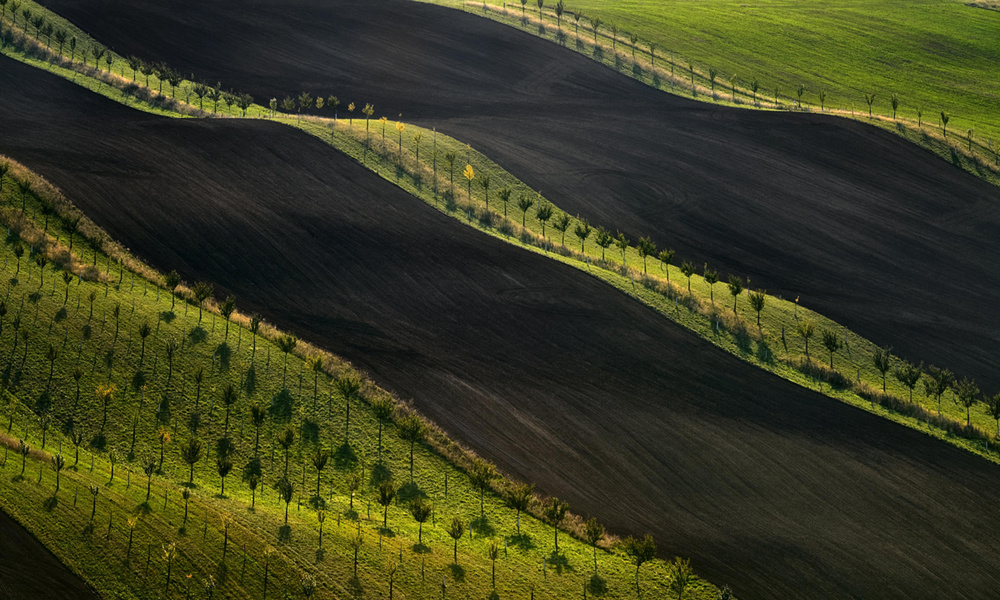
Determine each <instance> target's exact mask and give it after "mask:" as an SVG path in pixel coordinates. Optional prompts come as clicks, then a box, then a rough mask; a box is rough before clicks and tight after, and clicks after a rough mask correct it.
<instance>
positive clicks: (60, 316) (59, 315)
mask: <svg viewBox="0 0 1000 600" xmlns="http://www.w3.org/2000/svg"><path fill="white" fill-rule="evenodd" d="M67 316H69V313H67V312H66V307H65V306H64V307H62V308H60V309H59V310H58V311H57V312H56V315H55V317H53V318H54V319H55V322H56V323H61V322H63V321H65V320H66V317H67Z"/></svg>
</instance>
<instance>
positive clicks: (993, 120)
mask: <svg viewBox="0 0 1000 600" xmlns="http://www.w3.org/2000/svg"><path fill="white" fill-rule="evenodd" d="M419 1H421V2H428V3H432V4H440V5H443V6H448V7H452V8H457V9H460V10H465V11H467V12H470V13H472V14H476V15H479V16H484V17H487V18H490V19H493V20H496V21H499V22H502V23H504V24H507V25H509V26H512V27H517V28H519V29H523V30H525V31H527V32H529V33H531V34H532V35H536V36H539V37H543V38H545V39H548V40H551V41H553V42H555V43H558V44H561V45H564V46H566V47H567V48H571V49H575V50H576V51H577V52H580V53H582V54H584V55H585V56H588V57H590V58H592V59H594V60H597V61H598V62H601V63H602V64H604V65H606V66H608V67H610V68H612V69H615V70H616V71H618V72H620V73H622V74H624V75H626V76H629V77H633V78H635V79H638V80H640V81H642V82H644V83H646V84H648V85H651V86H653V87H655V88H657V89H660V90H664V91H668V92H671V93H674V94H678V95H683V96H688V97H694V98H696V99H698V100H700V101H704V102H708V101H711V102H714V103H717V104H723V105H730V106H740V107H750V106H755V107H757V108H759V109H765V110H789V111H791V110H801V111H815V112H825V113H827V114H836V115H838V116H841V117H849V118H852V119H856V120H859V121H863V122H865V123H868V124H870V125H873V126H876V127H880V128H882V129H886V130H888V131H892V132H894V133H896V134H898V135H900V136H901V137H903V138H905V139H907V140H908V141H910V142H913V143H916V144H917V145H919V146H922V147H924V148H926V149H928V150H930V151H931V152H933V153H934V154H936V155H938V156H940V157H941V158H943V159H945V160H948V161H950V162H953V163H955V164H956V165H957V166H960V167H961V168H962V169H964V170H965V171H967V172H969V173H971V174H974V175H976V176H979V177H982V178H984V179H986V180H987V181H990V182H991V183H993V184H995V185H996V184H998V183H1000V121H998V119H997V114H996V110H995V108H994V105H995V104H996V99H997V92H996V91H995V90H994V89H992V87H990V85H989V83H988V82H989V77H988V76H987V75H986V73H989V72H990V69H991V68H992V64H993V63H994V62H995V61H996V60H997V57H998V52H1000V44H998V43H997V42H996V41H995V40H994V39H993V38H992V37H990V34H988V33H987V32H991V31H994V30H995V28H996V26H997V24H998V23H1000V13H997V12H995V11H992V15H985V16H983V15H980V14H979V13H988V12H991V11H986V10H983V9H973V8H971V7H968V6H965V5H962V4H959V3H944V4H938V5H934V9H933V10H929V11H925V12H921V11H922V10H923V7H924V6H927V5H925V4H920V5H916V4H914V5H913V6H912V7H903V8H900V9H896V8H895V7H891V8H886V7H884V6H881V5H880V6H869V5H861V4H860V3H858V4H857V5H851V6H850V7H849V8H843V9H841V10H839V11H838V10H836V9H830V8H829V7H827V6H818V5H816V6H813V5H810V6H808V7H807V6H803V5H801V4H796V5H794V6H792V5H789V4H782V3H774V4H773V5H768V6H767V7H766V8H765V7H763V6H762V5H754V6H748V5H737V4H728V3H727V4H722V3H716V4H698V5H695V4H690V3H688V4H683V3H670V4H663V3H652V2H649V3H644V2H642V1H639V2H635V1H631V2H615V3H609V2H606V1H604V0H582V1H581V2H579V3H576V2H574V3H573V4H571V5H567V7H566V12H565V14H564V15H563V17H562V20H561V23H562V29H561V30H560V29H559V28H558V25H557V17H556V14H555V11H554V5H553V3H551V2H548V3H546V4H545V6H544V8H543V9H542V11H541V21H539V18H538V17H539V12H538V10H537V3H535V2H529V6H526V11H525V13H524V14H525V17H524V18H522V17H521V14H522V13H521V10H520V9H521V6H520V4H518V3H511V2H498V1H496V0H493V1H489V0H487V2H486V3H485V4H484V3H482V2H479V1H477V0H419ZM790 6H792V7H791V8H790V9H789V7H790ZM909 8H912V10H909V12H906V10H908V9H909ZM575 11H579V14H581V15H582V18H581V19H580V20H579V22H578V21H577V20H576V19H575V15H576V14H577V13H576V12H575ZM968 11H973V12H971V13H970V12H968ZM883 13H884V14H883ZM904 13H905V14H904ZM939 13H945V16H944V17H942V16H940V14H939ZM886 14H888V15H900V16H899V18H897V19H895V20H891V19H887V18H886V16H885V15H886ZM931 14H939V16H938V17H933V16H929V15H931ZM678 15H682V16H683V17H684V18H683V19H680V18H678ZM591 17H599V18H600V19H601V23H600V25H599V27H598V34H597V36H596V45H595V38H594V31H593V26H592V22H591ZM911 17H912V18H911ZM936 19H937V20H936ZM539 23H543V24H544V27H539V26H538V25H539ZM855 25H857V29H856V30H855V29H854V26H855ZM613 26H617V27H618V31H617V35H614V31H615V30H614V29H613V28H612V27H613ZM911 26H912V27H913V28H914V29H913V31H910V30H908V29H907V27H911ZM922 27H926V28H927V30H924V29H921V28H922ZM759 31H765V32H769V35H762V34H759ZM577 32H579V33H578V34H577ZM782 32H784V33H782ZM633 34H635V35H636V36H638V37H637V40H636V44H635V46H634V48H635V51H634V52H633V44H632V39H631V36H632V35H633ZM834 35H836V36H839V37H837V38H836V40H837V41H836V42H834V41H833V38H832V37H830V36H834ZM883 35H885V36H888V37H884V38H883V37H881V36H883ZM907 36H909V37H907ZM612 38H614V41H613V39H612ZM886 40H888V41H886ZM898 40H905V42H906V43H902V42H899V43H897V41H898ZM914 40H923V41H922V42H919V41H918V42H914ZM651 44H652V45H653V46H654V48H655V50H654V56H653V57H651V56H650V45H651ZM597 49H599V50H600V52H597V51H596V50H597ZM633 57H634V60H633ZM713 71H714V73H715V78H714V80H713V79H712V77H711V74H712V73H713ZM734 78H735V79H734ZM754 80H756V81H757V84H758V89H757V90H756V91H753V89H752V84H751V82H752V81H754ZM692 83H693V85H692ZM800 88H801V90H802V96H801V97H799V94H798V92H799V90H800ZM820 94H823V96H822V98H821V97H820ZM869 94H874V98H873V104H872V107H871V108H872V110H871V115H869V108H868V104H867V98H866V96H868V95H869ZM893 95H895V96H896V98H897V111H896V113H895V114H894V113H893V109H892V96H893ZM942 112H945V113H947V115H948V117H949V122H948V124H947V131H945V129H944V128H943V127H942V121H941V113H942ZM946 133H947V135H945V134H946ZM956 154H957V155H959V156H961V157H962V160H961V161H957V160H956Z"/></svg>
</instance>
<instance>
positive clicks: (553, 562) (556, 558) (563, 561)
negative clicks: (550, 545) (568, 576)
mask: <svg viewBox="0 0 1000 600" xmlns="http://www.w3.org/2000/svg"><path fill="white" fill-rule="evenodd" d="M545 562H547V563H548V564H549V566H550V567H552V568H553V569H554V570H555V572H556V574H557V575H562V574H563V572H569V573H572V572H573V571H575V570H576V569H574V568H573V565H571V564H569V559H568V558H566V555H565V554H558V553H556V551H555V550H553V551H552V553H551V554H549V555H548V556H547V557H545Z"/></svg>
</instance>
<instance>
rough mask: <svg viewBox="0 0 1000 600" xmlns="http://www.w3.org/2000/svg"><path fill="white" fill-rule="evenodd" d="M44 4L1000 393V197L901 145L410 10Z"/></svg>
mask: <svg viewBox="0 0 1000 600" xmlns="http://www.w3.org/2000/svg"><path fill="white" fill-rule="evenodd" d="M44 4H45V5H46V6H49V7H51V8H52V9H53V10H55V11H56V12H58V13H60V14H62V15H63V16H66V17H67V18H69V19H70V20H72V21H73V22H75V23H76V24H78V25H80V26H81V27H83V28H84V29H85V30H86V31H88V32H89V33H90V34H92V35H94V36H96V38H97V39H99V40H101V41H102V42H104V43H107V44H111V45H113V46H114V47H115V48H116V49H117V50H119V51H121V52H123V53H126V54H128V53H135V54H137V55H139V56H141V57H143V58H146V59H149V60H165V61H167V62H169V63H170V64H171V65H172V66H174V67H176V68H179V69H180V70H181V71H183V72H185V73H188V72H193V73H195V74H196V76H197V77H198V78H204V79H205V80H206V81H209V82H216V81H221V82H223V84H224V86H225V87H229V86H232V87H234V88H237V89H242V90H246V91H248V92H250V93H252V94H254V96H256V97H257V98H258V100H261V99H265V100H266V99H267V98H271V97H277V98H279V99H280V98H283V97H284V96H286V95H290V96H293V97H294V96H295V95H297V94H298V93H299V92H301V91H303V90H305V91H309V92H311V93H313V94H331V93H332V94H336V95H338V96H339V97H340V99H341V101H342V102H343V104H344V105H345V106H346V104H347V103H348V102H352V101H353V102H358V103H359V106H361V105H363V103H365V102H372V103H374V105H375V108H376V115H375V116H376V117H378V116H379V115H381V114H385V115H388V116H391V117H395V116H396V115H397V114H398V113H402V114H403V118H404V119H405V120H411V121H416V122H418V123H420V124H422V125H426V126H428V127H430V126H436V127H437V128H438V130H440V131H442V132H446V133H448V134H449V135H452V136H453V137H455V138H457V139H460V140H463V141H465V142H469V143H471V144H472V145H473V146H475V147H476V148H477V149H478V150H480V151H482V152H484V153H485V154H486V155H487V156H489V157H490V158H491V159H493V160H495V161H496V162H497V163H498V164H500V165H503V166H504V167H505V168H506V169H508V170H509V171H510V172H511V173H512V174H513V175H515V176H517V177H519V178H520V179H521V180H522V181H524V182H525V183H527V184H528V185H530V186H531V187H533V188H534V189H538V190H541V191H542V192H543V193H544V194H545V195H546V197H548V198H549V199H550V200H552V201H553V202H555V203H556V204H557V205H558V206H560V207H561V208H563V209H565V210H566V211H568V212H570V213H571V214H579V215H581V216H584V217H587V218H589V219H590V220H591V221H592V222H594V223H596V224H601V225H605V226H608V227H611V228H613V229H620V230H622V231H624V232H625V233H627V234H628V235H629V236H630V238H631V239H632V240H636V239H638V237H639V236H645V235H650V236H652V238H653V241H655V242H656V243H657V244H658V245H659V246H660V247H672V248H675V249H676V250H677V251H678V256H679V257H680V258H681V259H682V260H691V261H692V262H693V263H694V264H695V265H698V266H699V268H700V265H701V264H702V263H703V262H708V263H710V266H712V267H713V268H715V269H719V270H720V272H721V273H722V275H723V277H725V276H727V275H728V274H729V273H732V274H736V275H740V276H748V277H749V278H750V279H751V282H752V285H753V286H755V287H761V288H766V289H767V290H768V291H769V292H771V293H774V294H780V295H783V296H785V297H786V298H794V297H797V296H801V297H802V301H803V303H804V305H806V306H808V307H810V308H813V309H815V310H817V311H818V312H820V313H821V314H824V315H826V316H828V317H830V318H832V319H834V320H836V321H838V322H840V323H842V324H844V325H845V326H847V327H849V328H851V329H852V330H854V331H856V332H857V333H859V334H860V335H862V336H863V337H866V338H868V339H870V340H873V341H874V342H876V343H879V344H886V345H892V346H893V347H894V349H895V351H896V353H897V354H898V355H900V356H903V357H904V358H908V359H910V360H914V361H920V360H922V361H926V362H930V363H934V364H937V365H939V366H943V367H947V368H950V369H952V370H954V371H955V372H957V373H958V374H959V375H960V376H969V377H974V378H976V379H977V380H978V381H979V383H980V385H981V387H983V388H984V389H989V390H994V391H995V390H996V389H1000V372H998V370H997V369H996V366H995V364H994V362H993V360H992V357H993V356H994V354H995V349H996V348H997V346H998V344H1000V319H997V318H996V317H995V314H994V305H995V291H996V290H997V289H1000V246H998V245H997V244H996V243H995V240H996V239H997V238H998V236H1000V190H997V189H996V188H995V187H992V186H990V185H989V184H987V183H985V182H983V181H980V180H978V179H976V178H974V177H972V176H969V175H966V174H965V173H962V172H960V171H959V170H958V169H955V168H953V167H952V166H950V165H949V164H948V163H946V162H945V161H942V160H940V159H938V158H936V157H934V156H932V155H931V154H929V153H928V152H925V151H923V150H921V149H919V148H917V147H915V146H913V145H912V144H909V143H907V142H905V141H904V140H902V139H899V138H897V137H895V136H893V135H891V134H889V133H887V132H884V131H879V130H876V129H875V128H871V127H866V126H864V125H863V124H861V123H856V122H850V121H847V120H845V119H838V118H833V117H824V116H821V115H816V114H789V113H765V112H757V111H747V110H736V109H728V108H724V107H719V106H712V105H707V104H703V103H699V102H694V101H692V100H689V99H685V98H679V97H675V96H669V95H666V94H663V93H661V92H658V91H656V90H653V89H651V88H648V87H645V86H643V85H641V84H639V83H637V82H635V81H633V80H631V79H628V78H626V77H624V76H622V75H619V74H616V73H614V72H613V71H611V70H610V69H607V68H605V67H603V66H600V65H598V64H596V63H594V62H593V61H590V60H588V59H587V58H585V57H583V56H580V55H578V54H576V53H574V52H571V51H568V50H565V49H562V48H559V47H558V46H557V45H555V44H553V43H550V42H546V41H543V40H540V39H538V38H535V37H532V36H530V35H527V34H525V33H522V32H518V31H516V30H514V29H511V28H509V27H506V26H502V25H499V24H496V23H493V22H490V21H487V20H485V19H481V18H478V17H475V16H473V15H469V14H465V13H461V12H459V11H455V10H450V9H445V8H442V7H438V6H430V5H425V4H420V3H417V2H407V1H404V0H379V1H374V2H354V1H349V0H323V1H322V2H319V1H317V0H290V1H289V0H280V1H279V0H265V1H263V2H258V3H255V5H254V10H253V11H247V12H244V13H240V14H237V13H236V12H234V11H233V10H231V7H230V6H229V5H228V4H227V3H225V2H217V1H216V2H204V1H202V0H179V1H177V2H170V3H163V2H151V1H148V0H141V1H138V2H137V1H128V2H126V1H124V0H45V1H44ZM568 4H569V6H568V7H569V8H570V9H572V8H573V7H572V3H568ZM567 27H569V26H567ZM570 29H571V28H570ZM570 39H571V40H572V39H573V38H572V36H570ZM179 40H183V43H179ZM570 43H572V42H570ZM293 57H294V58H293ZM641 66H642V65H641V64H640V67H641ZM740 75H741V77H742V78H743V79H747V78H749V77H752V76H753V75H754V74H752V73H745V74H744V73H741V74H740ZM760 75H765V74H760ZM720 93H721V92H720ZM925 108H926V109H927V111H928V113H930V112H933V111H931V110H930V107H925ZM341 115H342V116H343V115H345V109H344V107H343V106H342V107H341ZM355 116H360V115H359V114H358V113H357V112H356V113H355Z"/></svg>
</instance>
